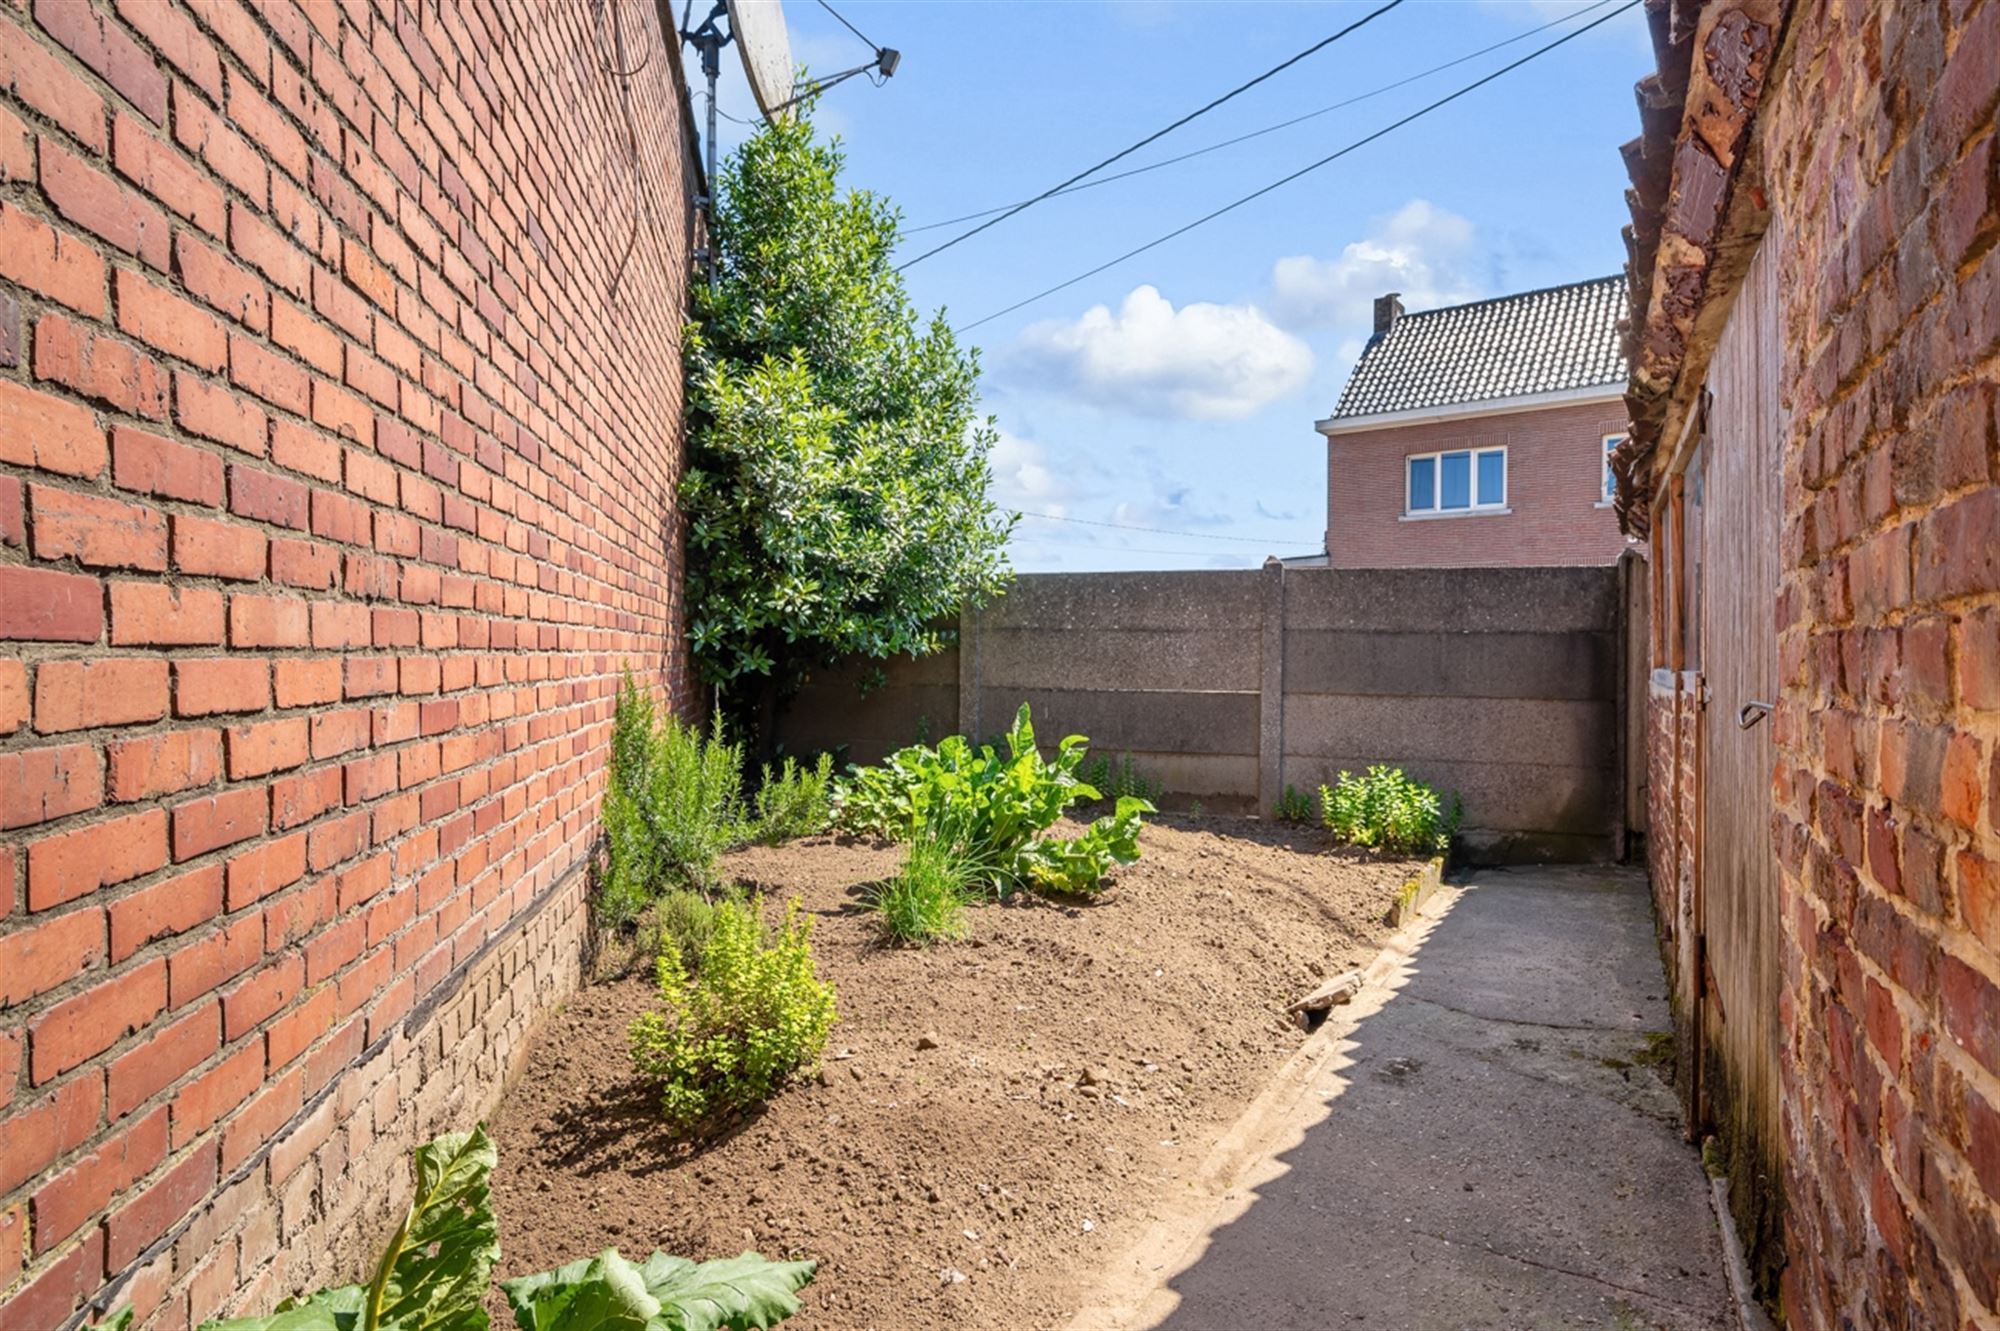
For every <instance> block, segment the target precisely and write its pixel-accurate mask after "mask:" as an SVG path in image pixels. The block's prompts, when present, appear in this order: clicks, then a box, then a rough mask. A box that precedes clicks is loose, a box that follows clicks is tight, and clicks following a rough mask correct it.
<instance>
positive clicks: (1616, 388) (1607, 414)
mask: <svg viewBox="0 0 2000 1331" xmlns="http://www.w3.org/2000/svg"><path fill="white" fill-rule="evenodd" d="M1624 302H1625V279H1624V277H1623V276H1622V275H1621V276H1617V277H1605V278H1597V279H1595V280H1592V281H1588V282H1575V283H1571V284H1569V285H1567V286H1560V287H1550V288H1548V289H1547V290H1543V291H1526V292H1521V293H1520V294H1518V295H1512V296H1502V297H1500V298H1498V299H1496V300H1483V301H1477V302H1475V303H1473V304H1470V305H1455V306H1451V307H1449V308H1445V309H1438V310H1427V311H1423V312H1421V313H1416V314H1407V313H1405V312H1404V311H1403V304H1402V301H1401V299H1400V298H1399V296H1398V294H1397V293H1394V292H1391V293H1390V294H1388V295H1386V296H1383V297H1382V298H1381V299H1379V300H1377V301H1376V302H1375V332H1374V335H1373V336H1372V337H1370V338H1369V340H1368V345H1367V347H1366V348H1365V349H1364V350H1363V351H1362V353H1361V359H1360V361H1359V362H1357V363H1356V365H1355V367H1354V371H1353V373H1352V374H1351V375H1350V376H1349V377H1348V381H1347V387H1346V389H1345V390H1344V391H1343V392H1342V393H1341V395H1340V404H1339V405H1338V406H1337V407H1336V408H1335V409H1334V412H1333V414H1332V415H1331V416H1329V417H1327V418H1326V419H1325V420H1323V421H1319V422H1317V424H1316V425H1315V427H1314V428H1316V429H1317V430H1318V431H1319V432H1320V433H1321V434H1323V435H1325V436H1326V557H1325V559H1324V560H1301V561H1297V562H1300V563H1325V564H1329V565H1331V566H1332V567H1334V568H1412V567H1447V568H1469V567H1476V566H1492V565H1559V564H1571V565H1574V564H1609V563H1612V562H1613V561H1615V560H1616V559H1617V558H1618V556H1619V555H1620V554H1621V553H1623V551H1624V550H1625V548H1626V542H1625V538H1624V536H1623V535H1621V534H1620V532H1619V530H1618V522H1617V519H1616V517H1615V516H1614V515H1613V513H1612V510H1611V486H1610V470H1609V468H1608V467H1607V465H1606V461H1605V459H1606V455H1607V453H1608V451H1609V450H1610V448H1611V447H1612V446H1614V445H1616V444H1617V443H1619V442H1621V441H1622V440H1623V439H1624V437H1625V428H1626V420H1625V408H1624V403H1623V400H1622V397H1623V393H1624V382H1625V361H1624V354H1623V352H1622V350H1621V348H1620V345H1619V338H1618V319H1619V316H1620V314H1621V313H1622V312H1623V309H1624Z"/></svg>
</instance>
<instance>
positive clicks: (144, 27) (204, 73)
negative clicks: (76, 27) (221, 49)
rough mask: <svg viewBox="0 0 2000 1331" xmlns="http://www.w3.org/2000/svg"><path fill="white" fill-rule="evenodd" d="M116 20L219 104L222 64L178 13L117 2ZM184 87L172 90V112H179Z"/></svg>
mask: <svg viewBox="0 0 2000 1331" xmlns="http://www.w3.org/2000/svg"><path fill="white" fill-rule="evenodd" d="M118 17H119V18H120V19H122V20H124V22H125V23H126V24H127V25H128V26H129V27H131V29H132V30H133V31H134V32H136V33H138V34H139V35H140V36H141V37H144V38H145V39H146V40H147V41H148V42H150V43H152V46H153V49H154V50H156V51H158V52H159V53H160V54H161V55H163V56H165V57H166V58H167V61H168V62H169V63H170V64H172V65H173V66H174V68H176V69H178V70H179V71H180V72H181V73H182V74H184V75H185V76H186V77H187V78H188V80H189V81H190V82H192V83H193V84H194V85H195V86H196V87H198V88H200V89H201V90H202V91H203V92H206V93H207V94H208V95H209V96H210V97H211V98H213V99H215V100H216V101H221V100H222V62H221V60H219V59H218V58H217V57H216V53H215V48H214V47H213V46H211V45H210V44H209V41H208V39H207V38H206V37H204V36H202V34H201V30H200V29H198V28H196V27H195V25H194V24H193V23H192V22H191V21H190V20H189V19H188V17H187V16H186V15H185V14H182V13H181V12H180V11H179V10H177V9H170V8H168V7H167V6H164V5H160V4H156V3H154V2H153V0H118ZM185 92H186V89H185V88H184V87H179V86H176V87H175V89H174V109H175V111H176V113H177V114H178V112H179V111H180V110H181V109H182V108H181V103H182V102H183V101H185V100H186V99H185Z"/></svg>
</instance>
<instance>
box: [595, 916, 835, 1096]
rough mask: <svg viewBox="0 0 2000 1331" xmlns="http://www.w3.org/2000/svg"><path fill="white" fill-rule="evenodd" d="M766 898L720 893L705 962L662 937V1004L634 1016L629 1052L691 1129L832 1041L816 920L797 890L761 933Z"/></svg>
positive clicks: (770, 1086) (775, 1082)
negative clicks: (695, 961)
mask: <svg viewBox="0 0 2000 1331" xmlns="http://www.w3.org/2000/svg"><path fill="white" fill-rule="evenodd" d="M763 921H764V903H763V899H762V898H761V897H759V898H755V899H753V900H751V901H749V902H747V903H737V902H732V901H722V902H718V903H717V904H716V906H715V911H714V916H713V929H712V932H711V933H710V935H709V938H708V942H707V945H706V946H704V947H703V948H702V952H701V965H700V967H699V969H698V970H696V971H695V973H694V974H693V975H692V976H690V975H689V974H688V969H687V967H686V966H684V965H683V964H682V962H681V954H680V949H679V948H677V947H662V948H661V950H660V957H659V962H658V976H659V990H660V1001H661V1003H662V1005H663V1007H662V1008H661V1009H660V1010H656V1011H653V1012H648V1013H645V1014H644V1015H642V1016H641V1017H639V1019H638V1020H636V1021H634V1022H633V1023H632V1029H631V1043H632V1062H633V1065H634V1067H635V1068H637V1070H638V1072H639V1075H640V1076H641V1077H643V1078H645V1079H646V1080H648V1081H652V1082H655V1083H657V1085H658V1088H659V1093H660V1108H661V1112H662V1114H663V1115H664V1116H665V1118H666V1119H667V1121H668V1122H669V1123H671V1124H672V1125H674V1126H675V1127H677V1128H680V1129H682V1130H692V1129H697V1128H700V1127H703V1126H705V1125H707V1124H709V1123H711V1122H714V1121H717V1120H720V1119H722V1118H724V1117H726V1116H728V1115H731V1114H735V1113H740V1112H742V1111H743V1110H745V1109H748V1108H750V1107H751V1106H753V1105H756V1104H758V1103H761V1102H762V1101H764V1100H767V1099H769V1098H770V1097H771V1095H772V1094H773V1093H775V1092H776V1091H777V1090H778V1088H779V1087H781V1086H782V1085H784V1083H785V1082H786V1080H788V1079H789V1078H790V1077H791V1076H792V1075H793V1074H794V1073H795V1072H797V1071H799V1070H800V1069H802V1068H805V1067H809V1066H811V1065H812V1064H813V1063H814V1062H815V1061H817V1060H818V1058H819V1055H820V1051H821V1050H823V1049H824V1048H825V1047H826V1037H827V1032H828V1031H829V1030H831V1029H832V1027H833V1022H834V1016H835V1013H834V993H833V986H832V985H831V984H829V983H827V982H825V981H823V980H821V979H820V978H819V977H818V976H817V975H816V974H815V973H814V970H813V955H812V925H811V921H810V920H808V919H806V918H804V917H803V916H802V915H801V914H800V910H799V903H798V901H797V900H793V901H792V902H791V903H789V904H788V905H787V906H786V907H785V917H784V923H783V924H782V925H781V926H780V927H779V928H778V929H777V930H775V931H774V932H773V933H772V935H771V937H770V939H769V940H768V941H766V939H765V938H764V922H763Z"/></svg>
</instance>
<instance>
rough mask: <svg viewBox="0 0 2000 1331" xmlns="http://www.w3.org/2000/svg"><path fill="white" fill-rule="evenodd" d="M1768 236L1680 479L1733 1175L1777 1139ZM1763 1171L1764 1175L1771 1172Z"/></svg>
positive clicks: (1711, 990) (1715, 1028) (1707, 948)
mask: <svg viewBox="0 0 2000 1331" xmlns="http://www.w3.org/2000/svg"><path fill="white" fill-rule="evenodd" d="M1776 248H1777V246H1776V245H1774V244H1772V243H1769V241H1768V240H1767V242H1766V243H1765V244H1764V245H1762V246H1761V247H1760V248H1759V251H1758V253H1757V255H1756V256H1755V258H1754V259H1753V260H1752V262H1751V265H1750V271H1749V273H1748V274H1747V275H1746V277H1745V279H1744V282H1743V285H1742V287H1741V289H1740V290H1739V292H1738V294H1737V298H1736V303H1735V306H1734V307H1733V309H1732V310H1731V312H1730V315H1729V321H1728V323H1727V324H1726V325H1725V327H1724V329H1723V333H1722V337H1721V339H1720V341H1719V342H1718V344H1717V346H1716V351H1715V355H1714V358H1713V359H1712V360H1711V361H1710V363H1709V370H1708V379H1707V389H1708V396H1707V399H1706V406H1707V413H1706V414H1707V420H1706V430H1705V438H1704V439H1703V443H1702V448H1701V452H1700V455H1699V460H1698V462H1697V463H1696V466H1697V467H1698V468H1699V474H1698V475H1697V476H1695V477H1694V484H1695V485H1696V486H1697V487H1698V488H1699V492H1700V506H1699V518H1698V521H1699V524H1700V525H1699V529H1698V530H1695V529H1694V523H1693V522H1692V521H1691V522H1690V531H1689V533H1688V534H1689V537H1690V543H1691V544H1694V545H1696V546H1697V547H1698V551H1699V553H1698V559H1699V567H1700V587H1699V596H1698V608H1695V609H1694V614H1693V618H1694V620H1695V624H1694V626H1693V627H1694V628H1695V643H1696V644H1698V646H1697V647H1696V651H1697V652H1698V656H1696V657H1695V661H1696V662H1698V665H1697V666H1696V668H1698V669H1699V670H1700V672H1701V684H1702V695H1701V696H1702V700H1703V710H1702V713H1701V722H1700V732H1699V743H1698V748H1697V755H1698V756H1697V760H1696V773H1697V776H1696V781H1697V799H1698V808H1699V819H1700V833H1699V835H1698V848H1697V854H1698V856H1699V860H1698V867H1697V870H1696V889H1695V902H1696V907H1695V927H1696V929H1697V930H1698V931H1699V932H1698V935H1697V955H1698V956H1699V957H1700V958H1701V960H1700V962H1699V963H1698V964H1699V967H1700V969H1699V973H1698V975H1697V977H1696V980H1697V984H1698V985H1699V986H1700V990H1699V991H1700V993H1701V995H1702V999H1701V1008H1702V1013H1701V1021H1700V1027H1701V1030H1700V1039H1701V1041H1702V1043H1703V1045H1704V1046H1705V1053H1706V1057H1704V1058H1703V1059H1702V1060H1701V1066H1699V1067H1698V1068H1697V1069H1696V1073H1697V1076H1699V1077H1701V1078H1702V1082H1701V1091H1700V1094H1699V1095H1698V1103H1697V1105H1696V1114H1697V1119H1698V1121H1699V1120H1706V1121H1707V1123H1708V1125H1710V1126H1712V1127H1713V1128H1714V1130H1716V1131H1717V1132H1718V1133H1719V1134H1721V1135H1722V1137H1723V1139H1724V1142H1725V1144H1726V1145H1727V1146H1728V1147H1729V1148H1730V1150H1731V1152H1732V1155H1734V1154H1736V1153H1737V1148H1738V1147H1739V1146H1740V1147H1742V1148H1746V1149H1744V1150H1743V1151H1742V1152H1741V1154H1742V1156H1743V1159H1742V1160H1740V1161H1733V1165H1734V1166H1736V1167H1733V1168H1732V1171H1731V1172H1732V1174H1736V1173H1738V1172H1739V1168H1740V1169H1741V1170H1742V1171H1743V1172H1744V1173H1746V1174H1747V1173H1755V1174H1757V1175H1760V1176H1761V1175H1764V1174H1766V1173H1767V1172H1768V1169H1769V1166H1770V1163H1771V1162H1774V1161H1775V1160H1776V1159H1777V1146H1778V1143H1779V1141H1780V1135H1779V1121H1778V1067H1779V1055H1780V1045H1779V1029H1778V990H1779V960H1778V931H1779V920H1778V896H1777V866H1776V862H1775V859H1774V856H1773V851H1772V844H1771V820H1772V812H1773V808H1772V806H1773V783H1774V781H1775V778H1776V770H1777V747H1776V744H1775V742H1774V739H1773V736H1772V731H1773V729H1774V723H1773V721H1772V720H1771V707H1772V704H1774V703H1775V702H1776V700H1777V687H1778V636H1777V601H1778V540H1779V527H1780V524H1781V521H1782V512H1781V508H1780V504H1781V499H1780V495H1779V473H1780V466H1781V457H1780V446H1781V440H1782V438H1783V431H1784V409H1783V406H1782V403H1781V402H1780V399H1779V376H1778V371H1779V357H1780V355H1781V348H1780V340H1779V339H1780V330H1779V327H1778V323H1777V313H1776V312H1777V280H1776V267H1777V265H1776V262H1775V259H1774V253H1773V252H1774V251H1775V250H1776ZM1689 516H1690V518H1691V519H1692V518H1694V513H1693V512H1692V511H1691V512H1690V515H1689ZM1759 1161H1761V1162H1762V1164H1761V1165H1758V1164H1756V1162H1759ZM1742 1181H1743V1182H1745V1183H1748V1184H1751V1185H1752V1186H1754V1185H1755V1182H1756V1180H1755V1179H1753V1178H1747V1177H1746V1178H1744V1179H1742ZM1768 1183H1769V1186H1771V1187H1773V1188H1775V1186H1776V1181H1775V1180H1774V1179H1772V1180H1768ZM1743 1200H1747V1199H1739V1201H1743ZM1741 1214H1742V1213H1741V1211H1739V1215H1741Z"/></svg>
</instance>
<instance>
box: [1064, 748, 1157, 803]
mask: <svg viewBox="0 0 2000 1331" xmlns="http://www.w3.org/2000/svg"><path fill="white" fill-rule="evenodd" d="M1078 775H1079V776H1080V777H1081V778H1082V779H1083V783H1084V784H1085V785H1087V786H1094V787H1095V788H1096V789H1097V792H1098V797H1099V798H1100V799H1104V800H1109V801H1111V803H1112V804H1114V805H1115V804H1117V802H1118V801H1119V800H1122V799H1125V798H1127V797H1130V798H1132V799H1139V800H1144V801H1145V802H1146V803H1148V804H1158V803H1159V802H1160V796H1161V795H1162V794H1164V793H1165V791H1166V787H1165V786H1164V785H1163V784H1162V783H1161V782H1158V781H1154V780H1152V779H1150V778H1148V777H1147V776H1146V775H1145V774H1144V773H1143V772H1141V771H1140V770H1139V769H1138V767H1137V766H1135V765H1134V764H1133V762H1132V755H1131V754H1129V753H1128V754H1126V755H1125V756H1124V757H1122V758H1120V759H1119V760H1118V761H1117V762H1113V761H1112V760H1111V759H1109V758H1104V757H1098V758H1092V759H1091V760H1090V761H1089V762H1087V763H1085V764H1084V766H1083V770H1082V771H1081V772H1079V773H1078Z"/></svg>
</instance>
